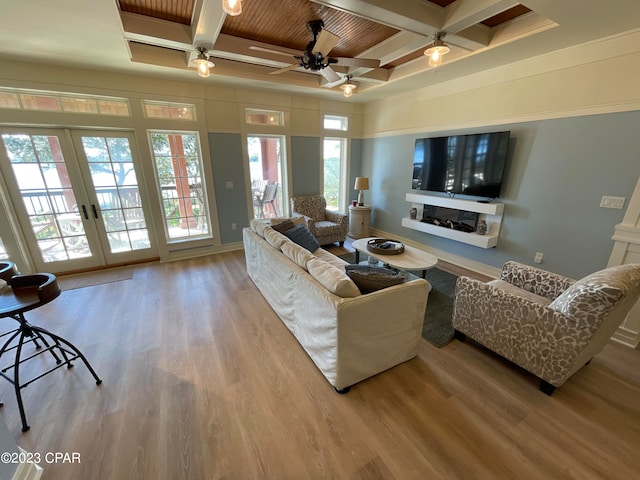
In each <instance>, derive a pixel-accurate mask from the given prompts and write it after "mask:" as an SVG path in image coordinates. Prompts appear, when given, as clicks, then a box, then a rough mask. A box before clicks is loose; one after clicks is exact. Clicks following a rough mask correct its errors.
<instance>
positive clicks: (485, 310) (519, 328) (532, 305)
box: [452, 262, 640, 395]
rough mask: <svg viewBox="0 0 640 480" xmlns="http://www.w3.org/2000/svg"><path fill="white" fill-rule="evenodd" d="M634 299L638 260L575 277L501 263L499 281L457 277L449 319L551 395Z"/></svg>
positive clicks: (639, 286)
mask: <svg viewBox="0 0 640 480" xmlns="http://www.w3.org/2000/svg"><path fill="white" fill-rule="evenodd" d="M639 296H640V264H636V265H634V264H628V265H620V266H616V267H611V268H607V269H604V270H601V271H599V272H596V273H593V274H591V275H589V276H587V277H585V278H583V279H581V280H578V281H574V280H571V279H569V278H566V277H563V276H561V275H557V274H555V273H551V272H547V271H545V270H540V269H538V268H534V267H530V266H528V265H523V264H520V263H516V262H507V263H505V264H504V266H503V268H502V273H501V275H500V279H499V280H494V281H491V282H488V283H484V282H480V281H477V280H473V279H471V278H467V277H459V278H458V281H457V283H456V295H455V300H454V312H453V318H452V323H453V327H454V329H455V330H456V336H457V338H459V339H461V340H464V338H465V337H466V336H469V337H470V338H471V339H473V340H475V341H477V342H478V343H480V344H482V345H484V346H485V347H487V348H489V349H490V350H492V351H494V352H496V353H498V354H499V355H501V356H503V357H505V358H507V359H508V360H511V361H512V362H514V363H516V364H517V365H519V366H521V367H523V368H524V369H526V370H528V371H529V372H531V373H533V374H534V375H536V376H537V377H539V378H540V390H541V391H543V392H544V393H546V394H547V395H551V394H552V393H553V391H554V390H555V388H556V387H559V386H561V385H562V384H563V383H564V382H565V381H566V380H567V379H568V378H569V377H571V375H573V374H574V373H575V372H576V371H578V370H579V369H580V368H581V367H582V366H583V365H585V364H587V363H589V361H590V360H591V358H592V357H593V356H594V355H596V354H597V353H599V352H600V351H601V350H602V349H603V348H604V346H605V344H606V343H607V341H608V340H609V338H610V337H611V335H613V333H614V331H615V330H616V328H617V327H618V325H620V323H621V322H622V321H623V320H624V318H625V317H626V316H627V313H628V312H629V310H630V309H631V308H632V307H633V305H634V304H635V302H636V301H637V300H638V297H639Z"/></svg>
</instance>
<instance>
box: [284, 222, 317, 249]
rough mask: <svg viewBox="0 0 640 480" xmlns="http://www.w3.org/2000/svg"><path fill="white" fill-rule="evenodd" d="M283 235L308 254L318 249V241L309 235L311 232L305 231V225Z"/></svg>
mask: <svg viewBox="0 0 640 480" xmlns="http://www.w3.org/2000/svg"><path fill="white" fill-rule="evenodd" d="M284 234H285V235H286V236H287V237H288V238H289V239H291V241H293V242H295V243H297V244H298V245H300V246H301V247H304V248H306V249H307V250H309V251H310V252H313V251H314V250H316V249H318V248H319V247H320V245H319V244H318V241H317V240H316V239H315V237H314V236H313V235H311V232H310V231H309V229H307V227H306V225H297V226H295V227H293V228H292V229H289V230H287V231H286V232H284Z"/></svg>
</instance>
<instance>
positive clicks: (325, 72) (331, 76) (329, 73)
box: [320, 67, 342, 83]
mask: <svg viewBox="0 0 640 480" xmlns="http://www.w3.org/2000/svg"><path fill="white" fill-rule="evenodd" d="M320 73H321V74H322V76H323V77H324V78H325V80H326V81H327V82H329V83H336V82H339V81H340V80H342V77H340V75H338V74H337V73H336V72H335V71H334V70H333V69H332V68H331V67H325V68H323V69H322V70H320Z"/></svg>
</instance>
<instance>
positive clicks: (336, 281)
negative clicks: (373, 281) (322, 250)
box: [307, 258, 360, 298]
mask: <svg viewBox="0 0 640 480" xmlns="http://www.w3.org/2000/svg"><path fill="white" fill-rule="evenodd" d="M307 268H308V270H309V274H310V275H311V276H312V277H313V278H315V279H316V280H317V281H318V283H320V285H322V286H323V287H324V288H326V289H327V290H328V291H329V292H331V293H333V294H335V295H338V296H339V297H342V298H353V297H358V296H360V290H359V289H358V287H357V286H356V284H355V283H354V282H353V280H351V279H350V278H349V277H348V276H347V275H346V274H345V273H344V272H343V271H342V270H341V269H339V268H337V267H334V266H333V265H330V264H328V263H327V262H325V261H323V260H320V259H318V258H314V259H312V260H309V263H307Z"/></svg>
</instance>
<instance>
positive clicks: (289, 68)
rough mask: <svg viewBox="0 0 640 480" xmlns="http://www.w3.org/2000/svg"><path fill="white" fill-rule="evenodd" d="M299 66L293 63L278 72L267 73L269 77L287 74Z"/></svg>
mask: <svg viewBox="0 0 640 480" xmlns="http://www.w3.org/2000/svg"><path fill="white" fill-rule="evenodd" d="M299 66H300V65H299V64H298V63H294V64H293V65H289V66H288V67H284V68H281V69H279V70H274V71H273V72H269V75H278V74H279V73H284V72H288V71H289V70H294V69H296V68H298V67H299Z"/></svg>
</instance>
